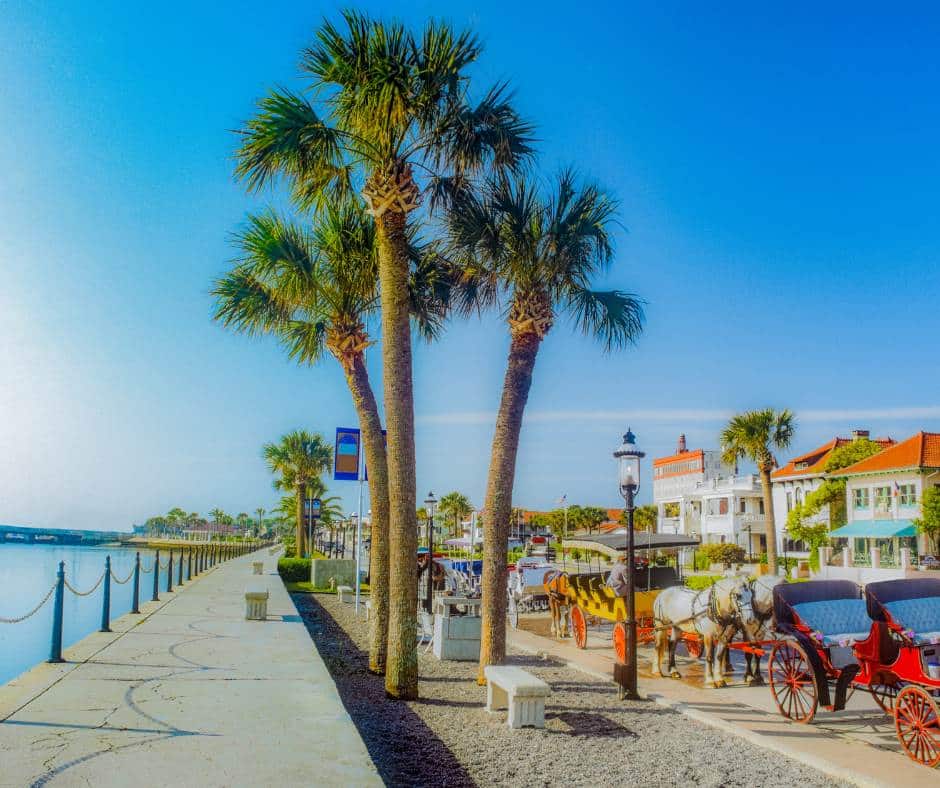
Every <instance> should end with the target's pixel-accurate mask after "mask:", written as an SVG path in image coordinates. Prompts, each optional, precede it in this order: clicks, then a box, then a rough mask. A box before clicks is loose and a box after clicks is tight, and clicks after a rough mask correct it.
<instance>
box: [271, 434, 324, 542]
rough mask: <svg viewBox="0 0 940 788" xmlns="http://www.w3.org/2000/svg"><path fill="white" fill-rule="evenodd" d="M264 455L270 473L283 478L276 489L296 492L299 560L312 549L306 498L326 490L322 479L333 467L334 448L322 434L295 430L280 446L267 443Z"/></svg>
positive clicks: (283, 439)
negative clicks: (308, 538) (307, 530)
mask: <svg viewBox="0 0 940 788" xmlns="http://www.w3.org/2000/svg"><path fill="white" fill-rule="evenodd" d="M262 451H263V455H264V459H265V461H266V462H267V464H268V469H269V470H270V471H271V473H275V474H278V476H279V478H278V479H276V480H275V481H274V487H275V489H277V490H292V491H293V492H294V495H295V518H296V531H295V534H294V544H295V547H294V554H295V555H296V556H297V557H298V558H299V557H301V556H303V555H305V554H306V552H307V548H308V547H309V546H308V545H307V544H306V540H305V536H304V527H303V526H304V498H305V497H306V495H307V492H308V489H309V490H310V491H311V493H312V495H314V496H315V495H317V494H319V493H320V492H322V490H323V489H324V488H323V482H322V481H321V479H320V475H321V474H322V473H323V472H324V471H328V470H329V469H330V468H331V467H332V462H333V447H332V446H330V444H328V443H327V442H326V441H325V440H324V439H323V436H322V435H321V434H320V433H318V432H314V433H310V432H307V431H306V430H294V431H293V432H289V433H287V434H286V435H284V436H283V437H282V438H281V440H280V442H279V443H266V444H265V445H264V448H263V450H262Z"/></svg>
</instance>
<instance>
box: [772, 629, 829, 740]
mask: <svg viewBox="0 0 940 788" xmlns="http://www.w3.org/2000/svg"><path fill="white" fill-rule="evenodd" d="M768 673H769V674H770V691H771V692H772V693H773V695H774V701H775V702H776V704H777V708H778V709H779V710H780V713H781V714H782V715H783V716H784V717H786V718H787V719H789V720H793V721H794V722H802V723H807V722H810V721H811V720H812V719H813V717H814V716H816V707H817V706H818V705H819V693H818V692H817V690H816V678H815V675H814V673H813V666H812V665H811V664H810V661H809V657H807V656H806V652H805V651H804V650H803V647H802V646H800V645H799V644H798V643H791V642H790V641H782V642H780V643H777V644H776V645H775V646H774V647H773V650H772V651H771V652H770V663H769V665H768Z"/></svg>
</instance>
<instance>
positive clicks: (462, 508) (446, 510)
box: [440, 490, 473, 537]
mask: <svg viewBox="0 0 940 788" xmlns="http://www.w3.org/2000/svg"><path fill="white" fill-rule="evenodd" d="M440 509H441V514H442V515H444V516H445V517H453V518H454V530H453V534H454V536H455V537H459V536H460V535H461V533H463V531H462V529H461V527H460V524H461V523H462V522H463V519H464V518H465V517H469V516H470V513H471V512H472V511H473V504H471V503H470V499H469V498H468V497H467V496H466V495H464V494H463V493H461V492H457V491H456V490H454V492H449V493H447V495H442V496H441V503H440Z"/></svg>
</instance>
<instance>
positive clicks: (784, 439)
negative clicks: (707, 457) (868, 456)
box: [721, 408, 796, 575]
mask: <svg viewBox="0 0 940 788" xmlns="http://www.w3.org/2000/svg"><path fill="white" fill-rule="evenodd" d="M795 430H796V419H795V418H794V416H793V413H792V412H791V411H789V410H779V411H777V410H774V409H773V408H764V409H763V410H751V411H747V412H746V413H741V414H738V415H737V416H734V417H733V418H732V419H731V421H729V422H728V424H727V425H726V426H725V428H724V429H723V430H722V431H721V450H722V461H723V462H724V463H725V464H726V465H730V466H733V467H737V465H738V460H741V459H743V458H747V459H749V460H751V461H752V462H753V463H754V464H755V465H757V471H758V473H759V474H760V481H761V486H762V487H763V495H764V517H765V518H766V520H765V521H766V533H767V567H768V569H769V571H770V574H771V575H776V574H777V532H776V524H775V523H774V498H773V494H772V486H771V479H770V473H771V471H772V470H773V469H774V468H776V467H777V459H776V457H775V456H774V451H782V450H783V449H786V448H788V447H789V445H790V442H791V441H792V440H793V433H794V431H795Z"/></svg>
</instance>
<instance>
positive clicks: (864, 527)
mask: <svg viewBox="0 0 940 788" xmlns="http://www.w3.org/2000/svg"><path fill="white" fill-rule="evenodd" d="M916 535H917V530H916V529H915V528H914V523H912V522H911V521H910V520H856V521H855V522H854V523H849V524H848V525H843V526H842V527H841V528H836V530H835V531H831V532H830V533H829V536H835V537H837V538H840V539H849V538H851V537H856V536H857V537H859V538H860V539H891V538H893V537H895V536H916Z"/></svg>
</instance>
